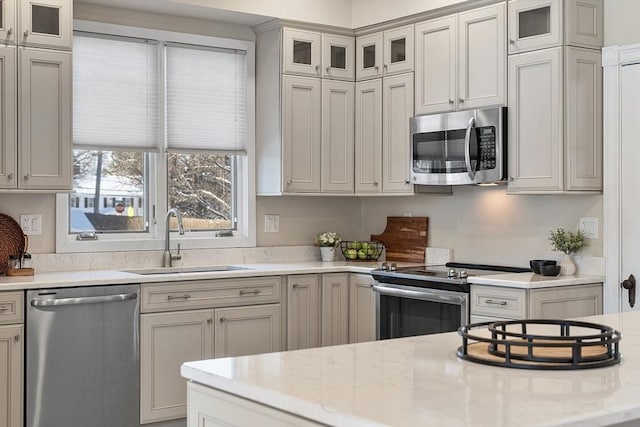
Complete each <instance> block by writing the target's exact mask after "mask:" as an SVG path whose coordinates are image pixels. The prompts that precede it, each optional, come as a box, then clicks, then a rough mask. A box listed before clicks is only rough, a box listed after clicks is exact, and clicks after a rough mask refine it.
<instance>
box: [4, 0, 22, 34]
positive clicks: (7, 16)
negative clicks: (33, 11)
mask: <svg viewBox="0 0 640 427" xmlns="http://www.w3.org/2000/svg"><path fill="white" fill-rule="evenodd" d="M16 25H17V12H16V0H2V1H0V40H3V41H4V43H6V44H15V42H16V34H17V32H18V29H17V28H16Z"/></svg>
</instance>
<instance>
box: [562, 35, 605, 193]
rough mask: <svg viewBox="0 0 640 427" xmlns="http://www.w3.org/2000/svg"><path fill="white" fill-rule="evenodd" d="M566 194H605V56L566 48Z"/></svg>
mask: <svg viewBox="0 0 640 427" xmlns="http://www.w3.org/2000/svg"><path fill="white" fill-rule="evenodd" d="M564 64H565V67H566V70H565V76H564V81H565V100H564V102H565V121H566V123H565V132H566V138H565V158H566V164H565V179H566V189H567V190H582V191H602V65H601V64H602V54H601V53H600V51H594V50H591V49H580V48H575V47H567V48H565V57H564Z"/></svg>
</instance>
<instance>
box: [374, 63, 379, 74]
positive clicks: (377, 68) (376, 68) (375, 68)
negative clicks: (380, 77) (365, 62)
mask: <svg viewBox="0 0 640 427" xmlns="http://www.w3.org/2000/svg"><path fill="white" fill-rule="evenodd" d="M373 69H374V70H376V73H377V72H378V70H379V69H380V67H378V66H377V65H376V66H375V67H373Z"/></svg>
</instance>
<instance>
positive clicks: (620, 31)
mask: <svg viewBox="0 0 640 427" xmlns="http://www.w3.org/2000/svg"><path fill="white" fill-rule="evenodd" d="M638 17H640V1H639V0H604V45H605V46H615V45H618V46H622V45H626V44H634V43H640V25H638Z"/></svg>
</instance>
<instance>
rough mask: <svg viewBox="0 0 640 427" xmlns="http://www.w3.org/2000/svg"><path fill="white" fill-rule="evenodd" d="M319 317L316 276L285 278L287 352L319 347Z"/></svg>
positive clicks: (318, 292) (318, 295) (304, 275)
mask: <svg viewBox="0 0 640 427" xmlns="http://www.w3.org/2000/svg"><path fill="white" fill-rule="evenodd" d="M320 316H321V313H320V283H319V278H318V275H317V274H301V275H295V276H289V277H287V350H299V349H303V348H313V347H319V346H320V344H321V340H320Z"/></svg>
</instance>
